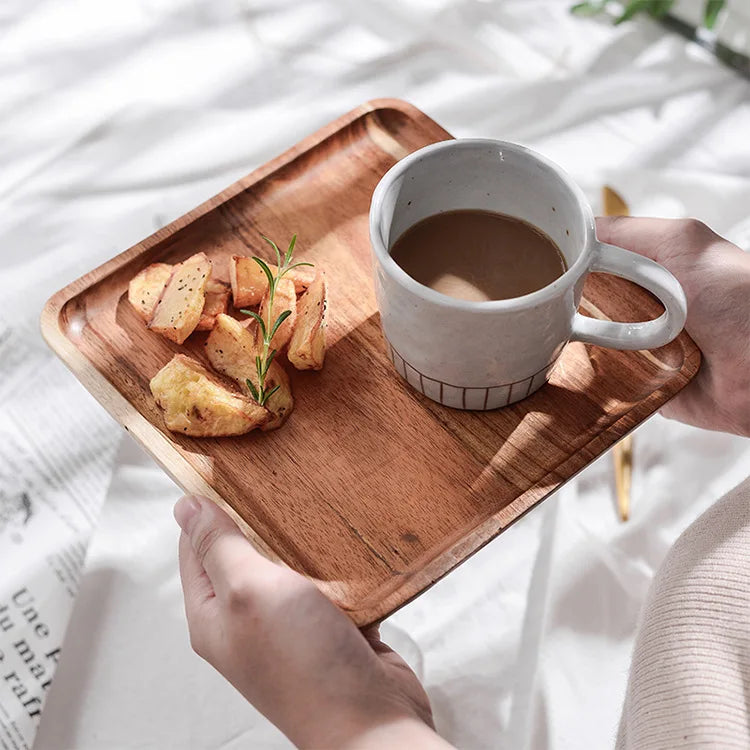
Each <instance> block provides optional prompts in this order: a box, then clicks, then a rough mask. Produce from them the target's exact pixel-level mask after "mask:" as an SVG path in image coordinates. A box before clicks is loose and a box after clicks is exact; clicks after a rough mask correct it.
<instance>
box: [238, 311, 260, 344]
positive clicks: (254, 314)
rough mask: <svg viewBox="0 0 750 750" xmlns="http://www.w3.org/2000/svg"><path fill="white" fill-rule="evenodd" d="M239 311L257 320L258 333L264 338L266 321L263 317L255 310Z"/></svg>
mask: <svg viewBox="0 0 750 750" xmlns="http://www.w3.org/2000/svg"><path fill="white" fill-rule="evenodd" d="M240 312H242V313H245V315H249V316H250V317H251V318H255V320H257V321H258V325H259V326H260V333H261V335H262V336H263V338H264V339H265V337H266V322H265V321H264V320H263V318H262V317H261V316H260V315H258V313H257V312H255V310H240Z"/></svg>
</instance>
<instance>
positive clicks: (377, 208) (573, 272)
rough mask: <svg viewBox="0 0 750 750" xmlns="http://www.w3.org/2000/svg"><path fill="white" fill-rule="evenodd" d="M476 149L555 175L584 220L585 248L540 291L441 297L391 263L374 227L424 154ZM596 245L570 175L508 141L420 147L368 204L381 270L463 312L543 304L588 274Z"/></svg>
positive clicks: (589, 212)
mask: <svg viewBox="0 0 750 750" xmlns="http://www.w3.org/2000/svg"><path fill="white" fill-rule="evenodd" d="M477 146H484V147H486V146H493V147H498V148H500V150H504V151H513V152H515V153H518V154H521V155H523V156H525V157H527V158H529V159H532V160H534V161H536V162H538V163H540V164H542V166H544V167H546V168H547V169H549V170H551V171H552V172H554V173H555V174H556V175H557V177H558V178H559V179H560V180H561V182H562V183H563V185H564V186H565V187H566V188H567V189H568V191H569V192H570V193H571V194H572V195H573V196H574V197H575V199H576V204H577V206H578V211H579V215H580V217H581V219H582V220H583V224H584V229H585V242H584V247H583V249H582V251H581V253H580V254H579V256H578V257H577V258H576V260H575V261H574V262H573V264H572V265H571V266H570V268H568V269H567V270H566V271H565V273H563V274H562V275H561V276H558V277H557V278H556V279H555V280H554V281H552V282H551V283H549V284H547V285H546V286H543V287H542V288H541V289H537V290H535V291H533V292H529V293H528V294H524V295H521V296H520V297H511V298H509V299H498V300H479V301H477V300H464V299H458V298H456V297H450V296H448V295H447V294H443V293H442V292H438V291H435V290H434V289H431V288H430V287H428V286H425V285H424V284H422V283H420V282H419V281H417V280H416V279H414V278H412V277H411V276H409V274H408V273H406V271H404V269H403V268H401V266H399V265H398V263H396V261H395V260H393V257H392V256H391V254H390V252H388V249H387V243H386V242H385V238H384V237H383V236H382V235H381V232H380V228H379V227H378V226H377V225H378V222H377V221H376V217H379V216H380V213H381V211H382V208H383V201H384V198H385V195H386V192H387V191H388V189H389V188H390V187H391V185H392V184H393V182H394V181H395V180H396V179H397V178H398V177H400V176H401V175H403V174H404V172H406V171H407V170H408V169H409V168H410V167H411V166H412V165H413V164H414V163H415V162H416V161H418V160H419V159H420V158H421V157H423V156H425V155H426V154H432V153H433V152H436V151H444V150H448V149H464V148H475V147H477ZM596 241H597V240H596V230H595V224H594V214H593V211H592V210H591V206H590V205H589V202H588V201H587V200H586V196H585V195H584V193H583V190H581V188H580V187H579V186H578V184H577V183H576V182H575V181H574V180H573V179H572V178H571V177H570V175H569V174H568V173H567V172H565V171H564V170H563V169H562V168H561V167H559V166H558V165H557V164H555V163H554V162H553V161H552V160H551V159H548V158H547V157H546V156H544V155H542V154H540V153H538V152H536V151H533V150H532V149H530V148H527V147H526V146H521V145H520V144H518V143H511V142H510V141H500V140H496V139H494V138H453V139H450V140H446V141H439V142H437V143H431V144H429V145H428V146H423V147H422V148H420V149H418V150H417V151H414V152H412V153H411V154H409V155H408V156H405V157H404V158H403V159H401V160H399V161H397V162H396V163H395V164H394V165H393V166H392V167H391V168H390V169H389V170H388V171H387V172H386V173H385V174H384V175H383V176H382V177H381V178H380V181H379V182H378V184H377V186H376V187H375V190H374V192H373V194H372V200H371V202H370V244H371V245H372V248H373V252H374V254H375V256H376V258H377V259H378V261H379V263H380V265H381V267H382V268H383V270H384V271H385V272H387V273H388V274H389V275H390V276H391V277H392V278H393V279H394V280H395V281H396V282H398V283H399V284H401V286H403V287H405V288H406V289H407V290H408V291H410V292H411V293H412V294H415V295H416V296H418V297H421V298H422V299H424V300H425V301H428V302H432V303H433V304H437V305H442V306H444V307H449V308H452V309H454V310H462V311H466V312H498V311H502V310H514V309H519V308H524V307H533V306H534V305H536V304H538V303H544V302H546V301H548V300H550V299H552V298H554V297H556V296H557V295H558V294H559V292H560V291H561V290H563V289H565V288H568V287H569V286H571V284H572V283H574V281H575V280H577V279H578V278H579V277H580V276H582V274H583V272H585V271H586V270H588V267H589V265H590V262H589V260H590V256H591V253H592V248H593V246H594V244H595V243H596Z"/></svg>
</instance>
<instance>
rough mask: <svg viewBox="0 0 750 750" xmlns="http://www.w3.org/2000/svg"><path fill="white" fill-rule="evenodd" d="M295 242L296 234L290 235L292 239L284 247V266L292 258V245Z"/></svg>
mask: <svg viewBox="0 0 750 750" xmlns="http://www.w3.org/2000/svg"><path fill="white" fill-rule="evenodd" d="M296 242H297V235H296V234H295V235H292V241H291V242H290V243H289V247H288V248H287V249H286V255H285V256H284V266H287V265H289V261H290V260H291V259H292V253H293V252H294V245H295V244H296Z"/></svg>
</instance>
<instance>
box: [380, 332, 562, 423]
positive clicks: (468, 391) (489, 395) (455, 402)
mask: <svg viewBox="0 0 750 750" xmlns="http://www.w3.org/2000/svg"><path fill="white" fill-rule="evenodd" d="M387 343H388V357H389V359H390V360H391V362H393V366H394V367H395V368H396V372H397V373H398V374H399V375H401V376H402V377H403V378H404V379H405V380H406V381H407V383H409V385H411V386H412V387H413V388H414V389H416V390H417V391H419V392H420V393H422V394H424V395H425V396H427V397H428V398H431V399H432V400H433V401H437V402H438V403H440V404H442V405H443V406H451V407H453V408H457V409H473V410H477V411H485V410H488V409H497V408H498V407H500V406H508V405H509V404H512V403H514V402H516V401H520V400H521V399H522V398H525V397H526V396H528V395H529V394H530V393H531V392H532V391H533V390H534V389H535V388H536V387H539V386H541V385H542V384H543V383H544V381H545V380H546V379H547V377H548V375H549V373H550V371H551V370H552V368H553V367H554V366H555V362H550V363H549V364H547V365H545V366H544V367H543V368H542V369H541V370H539V371H537V372H535V373H534V374H533V375H530V376H529V377H527V378H524V379H523V380H515V381H513V382H510V383H501V384H499V385H493V386H481V387H475V386H462V385H454V384H452V383H446V382H444V381H442V380H437V379H435V378H432V377H430V376H428V375H425V374H424V373H422V372H420V371H419V370H417V368H416V367H414V366H413V365H412V364H410V363H409V362H407V361H406V360H405V359H404V358H403V357H402V356H401V355H400V354H399V353H398V352H397V351H396V349H395V348H394V347H393V345H392V344H391V343H390V341H388V342H387ZM555 361H556V360H555Z"/></svg>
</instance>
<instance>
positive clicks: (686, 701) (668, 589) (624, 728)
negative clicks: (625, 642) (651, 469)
mask: <svg viewBox="0 0 750 750" xmlns="http://www.w3.org/2000/svg"><path fill="white" fill-rule="evenodd" d="M749 716H750V477H749V478H748V479H747V480H745V482H743V484H741V485H740V486H739V487H737V488H735V489H734V490H733V491H732V492H730V493H729V494H728V495H726V496H725V497H724V498H722V499H721V500H720V501H719V502H717V503H716V505H714V506H713V507H712V508H711V509H710V510H708V511H707V512H706V513H704V514H703V515H702V516H701V517H700V518H699V519H698V520H697V521H696V522H695V523H694V524H693V525H692V526H690V527H689V528H688V529H687V531H685V533H684V534H682V536H681V537H680V538H679V539H678V540H677V542H676V543H675V545H674V547H673V548H672V549H671V550H670V552H669V555H668V556H667V559H666V560H665V562H664V564H663V565H662V567H661V569H660V570H659V572H658V573H657V575H656V578H655V579H654V582H653V584H652V586H651V590H650V592H649V595H648V598H647V601H646V606H645V608H644V612H643V615H642V621H641V623H640V627H639V631H638V635H637V637H636V643H635V650H634V653H633V662H632V667H631V670H630V680H629V684H628V689H627V694H626V698H625V706H624V709H623V716H622V720H621V723H620V731H619V736H618V741H617V748H618V750H656V749H658V750H661V749H662V748H664V750H667V749H668V750H673V748H743V750H747V748H750V724H749V718H748V717H749Z"/></svg>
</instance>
